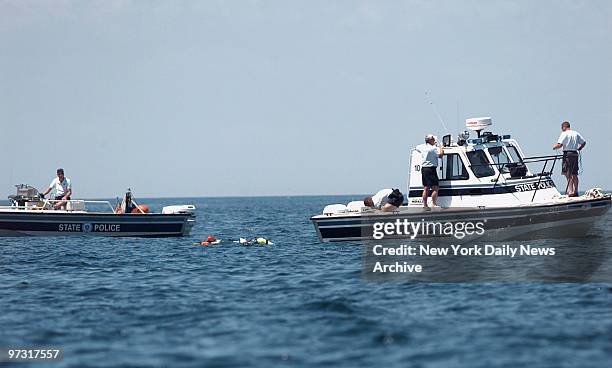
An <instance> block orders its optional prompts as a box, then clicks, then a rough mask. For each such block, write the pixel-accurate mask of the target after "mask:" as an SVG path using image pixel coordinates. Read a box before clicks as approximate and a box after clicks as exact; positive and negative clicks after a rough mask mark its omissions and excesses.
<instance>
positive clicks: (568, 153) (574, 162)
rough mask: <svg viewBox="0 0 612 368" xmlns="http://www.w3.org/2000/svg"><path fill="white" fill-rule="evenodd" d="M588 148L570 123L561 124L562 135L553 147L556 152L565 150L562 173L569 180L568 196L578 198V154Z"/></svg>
mask: <svg viewBox="0 0 612 368" xmlns="http://www.w3.org/2000/svg"><path fill="white" fill-rule="evenodd" d="M584 146H586V141H585V140H584V138H582V135H581V134H580V133H578V132H577V131H575V130H572V129H570V123H569V122H568V121H564V122H563V123H562V124H561V135H560V136H559V139H558V140H557V143H556V144H555V145H554V146H553V149H554V150H557V149H559V148H563V168H562V169H561V172H562V173H563V175H565V177H566V178H567V196H568V197H577V196H578V152H580V151H582V149H583V148H584Z"/></svg>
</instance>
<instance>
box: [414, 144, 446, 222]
mask: <svg viewBox="0 0 612 368" xmlns="http://www.w3.org/2000/svg"><path fill="white" fill-rule="evenodd" d="M416 150H417V151H418V152H420V153H421V156H422V158H423V161H422V163H421V180H422V182H423V208H425V210H430V208H429V205H428V204H427V198H428V197H429V191H430V190H431V191H432V193H431V201H432V203H433V206H434V207H437V206H438V192H439V191H440V187H439V179H438V158H441V157H442V156H444V147H443V146H440V147H437V146H436V137H435V136H434V135H433V134H427V135H426V136H425V144H420V145H418V146H417V147H416Z"/></svg>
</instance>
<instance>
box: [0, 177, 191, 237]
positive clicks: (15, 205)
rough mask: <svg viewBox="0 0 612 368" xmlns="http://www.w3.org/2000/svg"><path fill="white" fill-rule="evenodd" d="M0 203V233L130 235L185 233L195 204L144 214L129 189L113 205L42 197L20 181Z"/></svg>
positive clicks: (18, 234) (189, 226)
mask: <svg viewBox="0 0 612 368" xmlns="http://www.w3.org/2000/svg"><path fill="white" fill-rule="evenodd" d="M9 201H10V205H9V206H0V236H54V235H55V236H57V235H59V236H68V235H81V236H112V237H122V236H133V237H173V236H184V235H188V234H189V232H190V230H191V228H192V227H193V225H194V223H195V207H194V206H193V205H179V206H166V207H163V209H162V211H161V213H148V207H147V206H144V205H138V204H137V203H136V202H135V200H134V199H133V197H132V193H131V191H129V190H128V192H127V193H126V194H125V196H124V197H123V200H122V201H121V203H120V204H119V205H118V206H116V207H113V206H112V205H111V204H110V202H108V201H86V200H62V201H57V200H50V199H43V198H42V197H41V196H40V195H39V193H38V190H36V188H34V187H32V186H29V185H25V184H20V185H17V193H16V194H15V195H11V196H9Z"/></svg>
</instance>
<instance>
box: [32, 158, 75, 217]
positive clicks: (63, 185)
mask: <svg viewBox="0 0 612 368" xmlns="http://www.w3.org/2000/svg"><path fill="white" fill-rule="evenodd" d="M56 173H57V178H54V179H53V180H52V181H51V184H49V187H48V188H47V189H46V190H45V191H44V192H43V193H40V196H41V198H45V196H46V195H47V194H49V192H51V191H52V190H55V198H54V199H55V200H56V201H60V202H57V203H55V204H54V205H53V207H54V208H55V209H56V210H59V209H60V208H62V207H63V206H65V205H66V202H65V201H67V200H70V196H71V195H72V182H71V181H70V179H68V178H67V177H66V176H65V175H64V169H62V168H59V169H57V172H56Z"/></svg>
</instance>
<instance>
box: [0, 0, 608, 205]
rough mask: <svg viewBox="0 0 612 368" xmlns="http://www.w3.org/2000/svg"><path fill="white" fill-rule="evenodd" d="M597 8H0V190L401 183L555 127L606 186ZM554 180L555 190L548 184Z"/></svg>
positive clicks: (337, 187)
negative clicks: (469, 134) (477, 131)
mask: <svg viewBox="0 0 612 368" xmlns="http://www.w3.org/2000/svg"><path fill="white" fill-rule="evenodd" d="M610 19H612V2H609V1H561V0H555V1H423V0H421V1H382V2H380V1H184V2H169V1H91V2H87V1H68V0H65V1H12V0H9V1H6V0H4V1H0V124H1V126H2V132H3V138H4V139H3V145H2V151H3V154H2V155H1V156H0V169H1V170H2V171H3V172H4V173H5V175H3V178H2V180H0V184H2V187H3V188H4V190H5V192H6V194H9V193H11V192H12V191H13V188H12V185H13V184H17V183H20V182H27V183H30V184H33V185H35V186H38V187H43V186H45V185H47V184H48V183H49V182H50V180H51V179H52V178H53V176H54V175H55V169H56V168H57V167H58V166H62V167H64V168H65V169H66V173H67V176H68V177H70V178H72V180H73V182H74V185H75V192H76V196H78V197H112V196H115V195H119V194H120V193H121V192H123V190H124V189H125V188H127V187H132V188H133V189H134V190H135V192H136V194H137V195H139V196H141V197H142V196H225V195H291V194H353V193H368V192H370V193H371V192H376V191H377V190H378V189H380V188H384V187H400V188H402V189H405V186H406V182H407V176H408V158H409V154H410V150H411V149H412V147H413V146H415V145H416V144H419V143H421V141H422V139H423V136H424V135H425V134H426V133H428V132H433V133H435V134H438V135H440V136H441V135H443V134H444V129H443V128H442V126H441V124H440V123H439V122H438V119H437V118H436V115H435V113H434V112H433V110H432V107H431V106H430V105H429V103H428V100H427V98H426V96H425V91H429V92H430V94H431V95H432V96H433V99H434V101H435V104H436V107H437V108H438V110H439V111H440V114H441V115H442V117H443V118H444V120H445V121H446V125H447V126H448V127H449V129H450V130H451V131H452V133H453V134H456V133H457V132H458V131H460V130H463V121H464V119H465V118H468V117H473V116H492V117H493V119H494V124H495V125H494V128H495V130H496V131H498V132H500V133H512V134H513V136H514V137H516V138H518V139H519V140H520V142H521V143H522V146H523V150H524V151H526V153H527V154H528V155H544V154H550V153H552V151H551V146H552V144H553V143H554V142H555V140H556V138H557V137H558V135H559V125H560V122H561V121H563V120H570V121H571V122H572V123H573V126H574V127H575V129H576V130H578V131H580V132H581V133H582V134H583V135H584V136H585V138H586V139H587V141H588V146H587V148H586V150H585V153H584V156H583V162H584V166H585V171H584V175H583V176H582V185H581V187H582V189H586V188H587V187H593V186H602V187H606V188H612V178H611V175H610V169H609V168H607V165H606V164H607V163H608V161H609V160H610V157H611V155H610V153H609V151H608V150H607V148H608V147H610V146H612V136H611V135H610V133H609V130H608V129H609V127H610V125H611V124H610V123H611V121H612V69H611V68H610V65H612V22H610ZM557 177H558V179H557V182H558V183H560V184H563V180H561V178H560V177H559V176H558V175H557Z"/></svg>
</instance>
